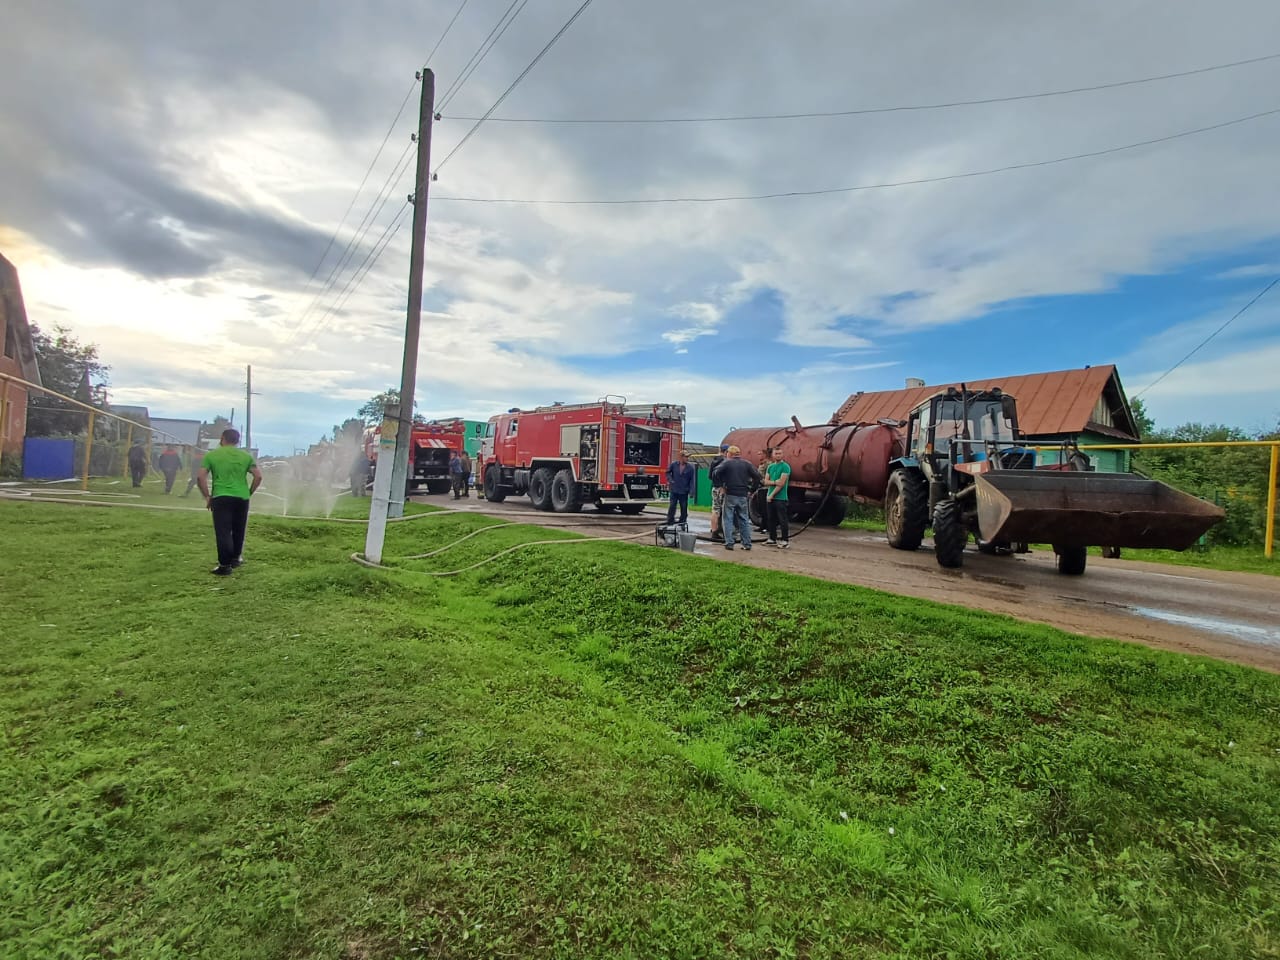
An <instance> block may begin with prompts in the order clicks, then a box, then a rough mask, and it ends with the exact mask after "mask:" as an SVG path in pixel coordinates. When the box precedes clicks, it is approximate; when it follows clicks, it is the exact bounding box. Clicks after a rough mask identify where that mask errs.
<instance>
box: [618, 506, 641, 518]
mask: <svg viewBox="0 0 1280 960" xmlns="http://www.w3.org/2000/svg"><path fill="white" fill-rule="evenodd" d="M646 506H648V504H644V503H620V504H618V512H619V513H620V514H622V515H623V516H624V517H638V516H639V515H640V514H642V513H644V508H645V507H646Z"/></svg>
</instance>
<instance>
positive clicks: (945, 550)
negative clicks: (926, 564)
mask: <svg viewBox="0 0 1280 960" xmlns="http://www.w3.org/2000/svg"><path fill="white" fill-rule="evenodd" d="M968 542H969V531H968V530H967V529H965V526H964V522H963V521H962V520H961V519H960V504H958V503H956V502H955V501H954V500H943V501H942V502H941V503H939V504H938V505H937V506H936V507H934V508H933V554H934V556H935V557H937V559H938V564H939V566H943V567H958V566H960V564H962V563H964V545H965V544H966V543H968Z"/></svg>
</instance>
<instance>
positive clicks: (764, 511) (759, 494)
mask: <svg viewBox="0 0 1280 960" xmlns="http://www.w3.org/2000/svg"><path fill="white" fill-rule="evenodd" d="M767 497H768V494H766V493H765V492H764V488H761V489H759V490H756V491H755V492H754V493H752V494H751V496H749V497H747V516H748V518H750V520H751V526H753V527H755V528H756V529H757V530H759V531H761V532H762V533H763V532H764V531H765V530H766V529H767V528H768V526H769V501H768V499H767Z"/></svg>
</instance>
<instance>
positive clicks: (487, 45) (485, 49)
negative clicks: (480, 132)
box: [438, 0, 529, 110]
mask: <svg viewBox="0 0 1280 960" xmlns="http://www.w3.org/2000/svg"><path fill="white" fill-rule="evenodd" d="M528 2H529V0H511V5H510V6H508V7H507V9H506V10H505V11H503V14H502V16H500V17H499V18H498V22H497V23H495V24H494V25H493V29H492V30H490V31H489V34H488V36H486V37H485V38H484V39H483V40H481V41H480V46H478V47H476V49H475V52H474V53H473V54H471V59H469V60H468V61H467V62H466V63H465V64H463V67H462V69H461V70H459V71H458V76H457V78H456V79H455V80H454V81H453V83H451V84H449V86H448V88H447V89H446V90H445V92H444V93H442V94H441V95H440V104H439V107H438V110H443V109H444V108H445V107H446V106H448V105H449V103H450V102H451V101H452V100H453V98H454V97H455V96H457V95H458V91H460V90H461V89H462V85H463V84H464V83H466V82H467V80H469V79H470V78H471V75H472V74H473V73H475V72H476V69H477V68H478V67H479V66H480V64H481V63H483V62H484V58H485V57H487V56H488V55H489V51H490V50H492V49H493V48H494V45H495V44H497V42H498V41H499V40H501V39H502V35H503V34H504V33H506V32H507V28H508V27H510V26H511V24H513V23H515V20H516V17H518V16H520V11H521V10H523V9H524V8H525V4H527V3H528ZM517 4H518V5H519V9H518V10H517V9H516V6H517ZM512 10H515V13H512V12H511V11H512ZM508 18H510V19H508ZM499 28H501V29H499Z"/></svg>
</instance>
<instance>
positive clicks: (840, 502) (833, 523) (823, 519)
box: [813, 493, 849, 527]
mask: <svg viewBox="0 0 1280 960" xmlns="http://www.w3.org/2000/svg"><path fill="white" fill-rule="evenodd" d="M848 512H849V498H848V497H842V496H839V495H838V494H834V493H833V494H831V496H829V497H827V500H826V502H825V503H824V504H823V505H822V507H821V508H820V509H819V510H818V512H817V513H816V514H814V516H813V522H814V523H816V524H817V525H818V526H820V527H838V526H840V524H842V523H843V522H844V518H845V515H846V514H847V513H848Z"/></svg>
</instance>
